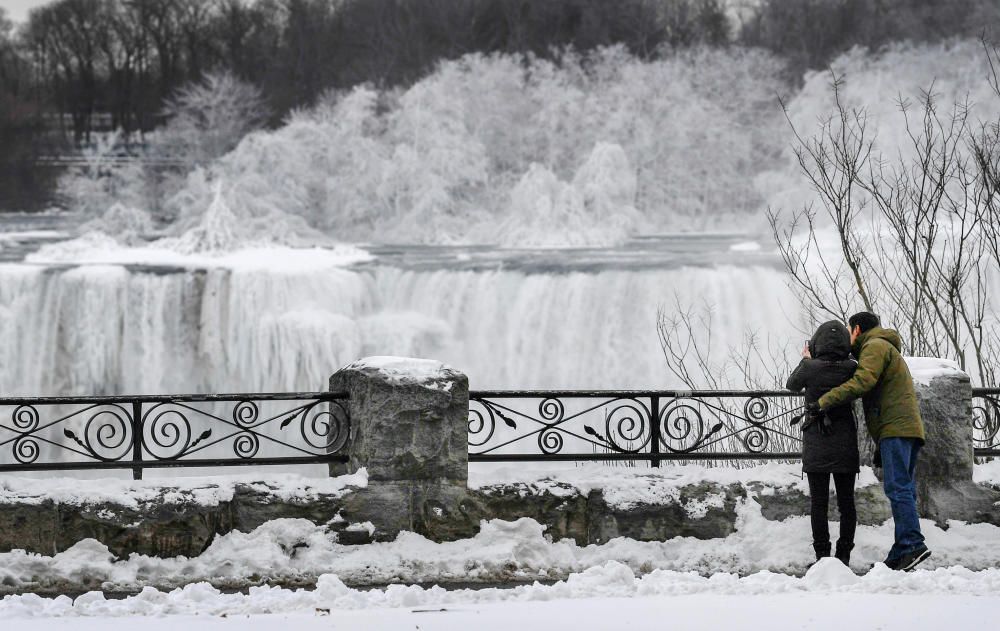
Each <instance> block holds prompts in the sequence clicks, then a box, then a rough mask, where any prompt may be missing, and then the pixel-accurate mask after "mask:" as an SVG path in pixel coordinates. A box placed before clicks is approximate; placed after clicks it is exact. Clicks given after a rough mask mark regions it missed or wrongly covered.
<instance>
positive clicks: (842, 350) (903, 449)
mask: <svg viewBox="0 0 1000 631" xmlns="http://www.w3.org/2000/svg"><path fill="white" fill-rule="evenodd" d="M848 324H849V326H850V329H848V328H845V327H844V325H843V324H842V323H840V322H837V321H832V322H827V323H825V324H823V325H822V326H820V327H819V329H818V330H817V331H816V333H815V335H813V337H812V339H811V340H810V341H809V343H808V346H807V348H805V349H803V351H802V362H801V363H800V364H799V365H798V367H797V368H796V369H795V371H794V372H793V373H792V374H791V376H789V377H788V384H787V386H786V387H787V388H788V389H789V390H793V391H795V392H802V391H805V400H806V413H805V415H804V416H803V419H804V420H803V423H802V470H803V471H804V472H805V473H806V475H807V476H808V478H809V495H810V498H811V511H810V513H811V521H812V535H813V548H814V549H815V550H816V559H817V560H819V559H821V558H823V557H827V556H830V552H831V548H832V546H831V542H830V527H829V524H828V522H827V509H828V506H829V502H830V476H831V475H832V476H833V482H834V486H835V487H836V491H837V506H838V508H839V509H840V538H839V539H838V540H837V546H836V550H835V554H834V555H835V556H836V557H837V558H838V559H840V560H841V561H843V562H844V564H845V565H850V558H851V550H852V549H854V532H855V529H856V526H857V512H856V510H855V507H854V482H855V479H856V476H857V474H858V472H859V470H860V457H859V455H858V440H857V427H856V425H855V420H854V414H853V411H852V405H851V403H852V402H853V401H854V400H855V399H859V398H860V399H862V401H863V402H864V410H865V424H866V425H867V426H868V433H869V434H870V435H871V437H872V439H873V440H874V441H875V456H874V459H873V460H874V462H873V464H874V466H876V467H879V466H881V467H882V473H883V479H882V486H883V488H884V490H885V494H886V497H888V498H889V503H890V504H891V506H892V518H893V522H894V523H895V534H896V541H895V543H894V544H893V546H892V548H891V549H890V550H889V554H888V556H887V557H886V559H885V564H886V565H887V566H889V567H890V568H892V569H894V570H904V571H909V570H912V569H913V568H914V567H916V565H917V564H918V563H920V562H921V561H923V560H925V559H926V558H927V557H929V556H930V554H931V553H930V550H928V549H927V546H926V545H924V537H923V535H922V534H921V533H920V522H919V518H918V516H917V493H916V482H915V480H914V472H915V470H916V466H917V454H918V453H919V452H920V448H921V446H922V445H923V444H924V425H923V422H922V421H921V419H920V410H919V408H918V407H917V396H916V392H915V391H914V389H913V379H912V378H911V376H910V371H909V369H908V368H907V366H906V363H905V362H904V361H903V357H902V355H901V354H900V349H901V347H902V342H901V339H900V337H899V333H897V332H896V331H893V330H891V329H884V328H882V327H881V326H879V319H878V316H876V315H874V314H872V313H867V312H862V313H857V314H855V315H853V316H851V318H850V320H849V321H848ZM852 353H853V355H854V358H856V360H857V361H855V360H854V359H851V354H852Z"/></svg>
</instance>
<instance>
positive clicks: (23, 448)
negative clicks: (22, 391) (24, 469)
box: [11, 405, 41, 464]
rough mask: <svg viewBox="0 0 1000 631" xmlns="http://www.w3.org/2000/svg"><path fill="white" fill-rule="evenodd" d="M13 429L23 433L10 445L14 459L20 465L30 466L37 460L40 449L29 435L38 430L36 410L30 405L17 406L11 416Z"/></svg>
mask: <svg viewBox="0 0 1000 631" xmlns="http://www.w3.org/2000/svg"><path fill="white" fill-rule="evenodd" d="M11 421H12V422H13V424H14V427H15V428H16V429H17V430H19V431H21V432H24V435H22V436H20V437H18V438H17V439H16V440H15V441H14V444H13V445H12V452H13V455H14V459H15V460H17V462H19V463H20V464H31V463H33V462H35V461H36V460H38V455H39V454H40V453H41V449H40V448H39V446H38V441H37V440H36V439H35V438H34V436H31V435H30V433H31V432H33V431H35V430H37V429H38V410H37V409H35V407H34V406H31V405H21V406H18V407H17V408H16V409H15V410H14V412H13V413H12V414H11Z"/></svg>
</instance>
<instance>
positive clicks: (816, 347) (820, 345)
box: [809, 320, 851, 361]
mask: <svg viewBox="0 0 1000 631" xmlns="http://www.w3.org/2000/svg"><path fill="white" fill-rule="evenodd" d="M809 354H810V355H812V356H813V358H814V359H826V360H830V361H838V360H841V359H847V358H848V357H850V355H851V332H850V331H848V330H847V327H846V326H844V324H843V323H842V322H838V321H837V320H830V321H829V322H824V323H823V324H821V325H820V326H819V328H818V329H816V333H814V334H813V336H812V340H810V342H809Z"/></svg>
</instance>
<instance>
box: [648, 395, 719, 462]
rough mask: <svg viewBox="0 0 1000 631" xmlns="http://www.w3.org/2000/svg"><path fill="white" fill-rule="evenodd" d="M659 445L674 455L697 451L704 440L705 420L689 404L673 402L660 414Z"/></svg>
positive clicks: (696, 409)
mask: <svg viewBox="0 0 1000 631" xmlns="http://www.w3.org/2000/svg"><path fill="white" fill-rule="evenodd" d="M659 422H660V445H661V446H662V447H663V449H665V450H667V451H670V452H674V453H685V452H689V451H693V450H694V449H697V448H698V446H699V445H701V443H702V442H703V441H704V440H705V437H706V434H707V432H706V428H705V419H704V418H703V417H702V415H701V410H700V409H698V408H697V407H695V406H694V405H692V404H690V403H683V402H675V403H673V404H671V405H669V406H668V407H666V408H664V409H663V411H662V412H660V421H659Z"/></svg>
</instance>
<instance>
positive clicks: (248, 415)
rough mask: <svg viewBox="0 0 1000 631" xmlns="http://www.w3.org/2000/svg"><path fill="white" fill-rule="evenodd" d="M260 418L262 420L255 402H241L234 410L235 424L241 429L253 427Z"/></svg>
mask: <svg viewBox="0 0 1000 631" xmlns="http://www.w3.org/2000/svg"><path fill="white" fill-rule="evenodd" d="M258 418H260V409H259V408H258V407H257V404H256V403H254V402H253V401H240V402H239V403H237V404H236V407H234V408H233V422H234V423H236V424H237V425H239V426H240V427H246V428H250V427H253V426H254V425H255V424H256V423H257V419H258Z"/></svg>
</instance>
